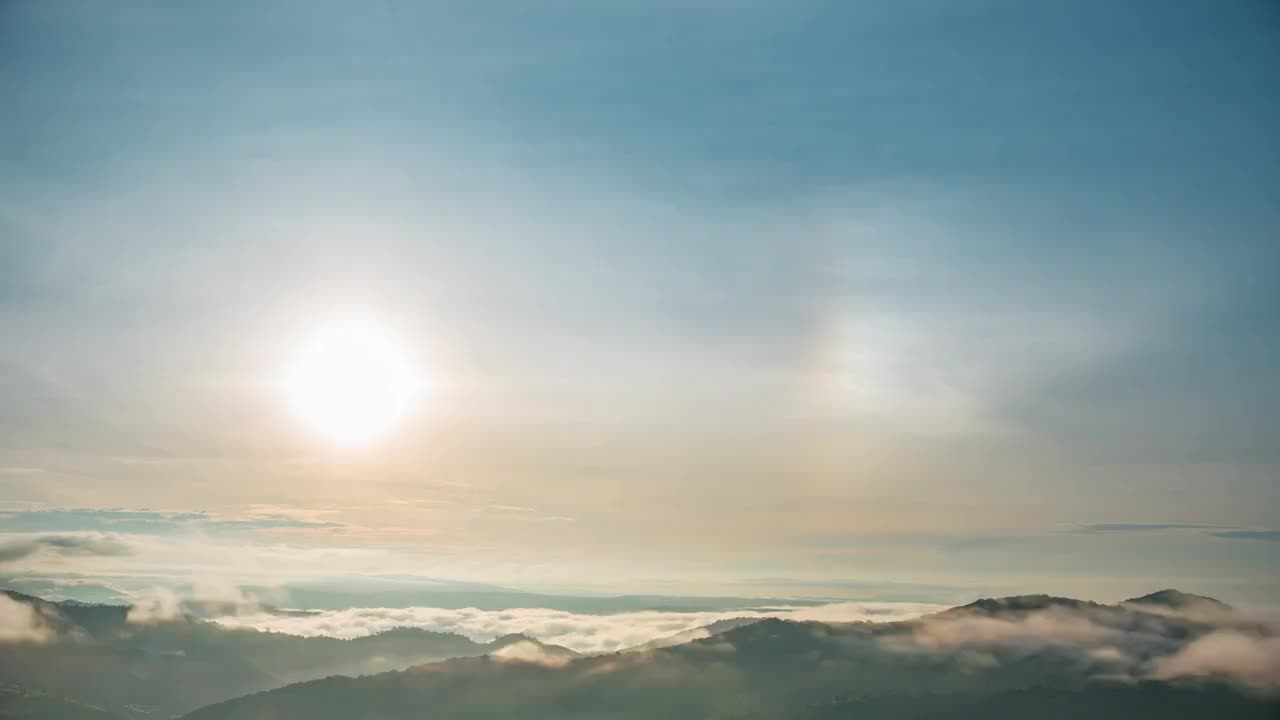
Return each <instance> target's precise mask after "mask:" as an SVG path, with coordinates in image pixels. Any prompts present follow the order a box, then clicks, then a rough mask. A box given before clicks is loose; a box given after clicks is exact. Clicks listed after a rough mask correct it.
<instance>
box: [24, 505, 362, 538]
mask: <svg viewBox="0 0 1280 720" xmlns="http://www.w3.org/2000/svg"><path fill="white" fill-rule="evenodd" d="M340 527H343V525H342V523H337V522H330V521H317V520H303V519H299V518H294V517H290V516H288V515H285V514H281V513H269V514H253V515H244V516H222V515H215V514H212V513H206V512H166V511H160V510H149V509H138V510H128V509H121V508H48V509H39V510H16V511H7V512H0V532H85V531H98V532H120V533H135V534H143V535H151V534H166V533H175V532H184V531H192V530H200V531H205V532H213V533H218V532H228V533H230V532H248V531H256V530H290V529H326V528H328V529H333V528H340Z"/></svg>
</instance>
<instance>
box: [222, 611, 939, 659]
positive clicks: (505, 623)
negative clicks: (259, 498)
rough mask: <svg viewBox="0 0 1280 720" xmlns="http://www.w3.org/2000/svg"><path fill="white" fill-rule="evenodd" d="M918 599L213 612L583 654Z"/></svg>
mask: <svg viewBox="0 0 1280 720" xmlns="http://www.w3.org/2000/svg"><path fill="white" fill-rule="evenodd" d="M940 609H941V606H937V605H929V604H923V603H859V602H843V603H832V604H830V605H818V606H812V607H776V608H769V609H767V610H765V609H760V610H735V611H724V612H661V611H645V612H627V613H617V614H612V615H585V614H577V613H570V612H562V611H558V610H547V609H543V608H517V609H511V610H476V609H474V608H464V609H461V610H448V609H443V608H429V607H412V608H351V609H349V610H336V611H329V612H320V613H315V614H312V615H305V616H297V617H284V616H279V615H273V614H268V613H249V614H241V615H238V616H227V617H222V618H218V619H217V622H219V623H221V624H223V625H225V626H228V627H248V628H254V629H257V630H270V631H273V632H284V633H290V634H293V635H303V636H316V635H328V636H331V637H340V638H353V637H360V636H363V635H372V634H375V633H379V632H383V631H386V630H391V629H393V628H397V627H416V628H423V629H426V630H433V631H436V632H452V633H458V634H460V635H465V636H467V637H469V638H471V639H473V640H477V641H481V642H486V641H489V640H492V639H494V638H497V637H501V636H503V635H508V634H512V633H522V634H525V635H529V636H531V637H535V638H537V639H538V640H540V641H542V642H544V643H550V644H555V645H563V646H564V647H567V648H569V649H571V650H576V651H578V652H583V653H593V652H612V651H616V650H622V649H625V648H628V647H633V646H636V645H641V644H643V643H646V642H649V641H651V640H656V639H658V638H663V637H666V636H669V635H674V634H676V633H680V632H684V631H686V630H690V629H693V628H697V627H700V626H703V625H708V624H710V623H713V622H716V621H717V620H724V619H728V618H739V617H754V618H765V617H777V618H785V619H788V620H816V621H821V622H861V621H876V622H886V621H891V620H905V619H909V618H914V617H918V616H920V615H923V614H925V613H930V612H934V611H937V610H940Z"/></svg>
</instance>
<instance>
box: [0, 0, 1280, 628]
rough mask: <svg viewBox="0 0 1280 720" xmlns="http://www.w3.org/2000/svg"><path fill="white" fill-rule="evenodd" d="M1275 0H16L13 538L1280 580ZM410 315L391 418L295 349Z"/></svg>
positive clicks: (211, 562) (712, 579)
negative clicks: (327, 381) (362, 321)
mask: <svg viewBox="0 0 1280 720" xmlns="http://www.w3.org/2000/svg"><path fill="white" fill-rule="evenodd" d="M1276 67H1280V5H1277V4H1276V3H1275V2H1269V1H1264V0H1242V1H1240V2H1231V3H1223V2H1218V1H1216V0H1188V1H1187V2H1181V3H1172V4H1171V3H1165V2H1156V1H1155V0H1134V1H1132V2H1124V3H1115V2H1110V1H1107V2H1103V1H1101V0H1079V1H1078V2H1071V3H1039V2H1015V1H1012V0H971V1H966V2H952V1H950V0H947V1H943V0H908V1H906V2H903V1H901V0H897V1H893V2H890V1H888V0H861V1H858V2H847V1H846V2H812V1H808V0H798V1H797V0H789V1H788V2H780V1H779V2H774V1H773V0H743V1H742V2H726V1H725V0H688V1H686V2H672V1H669V0H656V1H650V2H643V3H640V2H618V3H607V4H605V3H593V2H585V1H581V0H552V1H549V2H538V3H532V2H514V1H511V0H492V1H486V2H473V3H446V2H422V3H410V2H370V3H362V4H359V5H358V6H357V5H353V4H351V3H338V2H328V1H323V0H322V1H320V2H301V1H287V0H269V1H267V2H260V1H259V2H237V1H232V2H220V3H170V2H158V1H156V2H143V1H139V0H121V1H119V2H115V3H112V4H111V5H110V6H109V8H103V7H102V5H101V4H99V3H95V2H89V1H88V0H84V1H75V0H53V1H47V0H46V1H37V0H10V1H9V2H3V3H0V97H3V98H5V101H4V105H3V111H0V575H5V576H7V577H10V578H14V577H22V578H27V579H31V578H47V579H50V580H49V581H50V582H53V583H55V584H56V583H58V582H62V583H89V582H102V583H106V584H108V585H110V584H112V583H114V584H115V585H116V586H118V587H131V588H136V587H141V586H144V585H147V584H149V583H161V582H165V581H167V580H170V579H173V578H184V579H188V580H191V581H193V582H197V583H213V584H219V585H220V586H225V585H227V584H237V583H254V584H262V583H269V582H284V581H287V580H292V579H298V578H307V577H315V576H318V575H347V574H358V573H366V574H367V573H400V574H413V575H416V576H423V577H432V578H446V579H452V580H459V581H474V582H492V583H499V584H502V585H504V586H511V587H518V588H528V589H537V590H544V591H547V590H554V591H557V592H588V591H590V592H670V593H685V594H710V593H736V594H767V595H773V596H784V597H793V596H823V597H851V598H866V597H876V598H894V599H901V600H913V601H922V602H931V601H934V600H938V599H940V598H942V597H944V596H945V597H946V598H948V599H949V598H953V597H964V596H976V595H978V594H983V593H995V592H1000V593H1009V592H1040V591H1045V592H1056V593H1060V594H1072V595H1076V596H1083V597H1090V598H1097V599H1119V598H1122V597H1127V596H1130V595H1135V594H1139V593H1141V592H1147V591H1150V590H1155V589H1158V588H1161V587H1168V586H1176V587H1179V588H1181V589H1183V590H1187V591H1199V592H1205V593H1209V594H1213V595H1215V596H1218V597H1222V598H1224V599H1228V600H1233V601H1239V602H1246V603H1250V602H1252V603H1268V604H1280V564H1278V563H1277V561H1276V558H1277V557H1280V552H1277V551H1280V544H1277V543H1280V380H1277V377H1276V370H1277V369H1278V368H1280V324H1278V323H1276V321H1275V319H1274V318H1275V316H1276V315H1277V313H1278V312H1280V244H1278V243H1277V231H1278V230H1280V202H1278V200H1280V197H1277V188H1280V135H1278V134H1277V133H1276V132H1275V128H1277V127H1280V92H1277V88H1276V85H1275V79H1274V69H1275V68H1276ZM347 317H360V318H366V319H372V322H376V323H377V324H378V325H379V326H380V327H385V328H389V329H390V330H389V332H390V333H391V334H392V336H393V337H395V338H397V341H398V342H399V343H401V344H402V346H403V352H404V353H405V355H406V356H407V357H409V358H411V359H412V362H413V363H414V367H415V368H418V369H419V370H420V372H421V373H422V374H423V376H424V379H425V382H426V385H427V386H428V391H427V392H426V393H425V397H424V398H423V399H422V401H421V402H420V403H418V405H417V406H416V407H415V408H414V410H413V412H412V413H411V414H410V416H409V417H407V418H406V419H405V420H404V421H403V422H401V423H400V424H399V425H398V426H397V427H396V428H395V429H394V431H393V432H391V433H390V434H389V435H387V436H386V437H384V438H382V439H381V440H380V441H379V442H377V443H375V444H373V445H370V446H368V447H363V448H359V449H351V448H339V447H334V446H333V445H332V444H327V443H325V442H322V441H319V440H318V439H317V438H316V437H315V436H314V435H313V434H309V433H307V432H306V430H305V428H302V427H300V424H299V423H298V422H297V419H296V418H294V417H292V416H291V415H290V413H289V411H288V408H287V407H286V406H285V405H286V404H285V403H284V402H282V400H281V397H280V393H279V392H278V387H277V385H278V378H279V375H280V372H281V368H282V367H284V366H286V365H287V363H288V361H289V358H290V357H291V356H292V353H294V352H295V351H296V349H297V348H298V347H299V346H301V345H303V344H305V342H306V338H308V337H309V336H310V335H311V334H312V333H314V332H316V331H318V330H323V328H325V327H326V326H328V325H330V324H332V323H333V322H336V321H339V320H340V319H342V318H347Z"/></svg>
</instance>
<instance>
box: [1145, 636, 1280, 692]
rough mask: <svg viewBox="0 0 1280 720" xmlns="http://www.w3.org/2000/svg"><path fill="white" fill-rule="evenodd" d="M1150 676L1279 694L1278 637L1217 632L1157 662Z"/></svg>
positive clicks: (1279, 641)
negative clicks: (1217, 681) (1232, 683)
mask: <svg viewBox="0 0 1280 720" xmlns="http://www.w3.org/2000/svg"><path fill="white" fill-rule="evenodd" d="M1152 676H1153V677H1156V678H1159V679H1162V680H1171V679H1177V678H1186V677H1199V678H1221V679H1227V680H1238V681H1242V682H1244V683H1245V684H1248V685H1251V686H1253V687H1256V688H1260V689H1264V690H1268V691H1271V692H1276V691H1280V637H1263V636H1258V635H1250V634H1247V633H1243V632H1240V631H1237V630H1219V631H1215V632H1212V633H1209V634H1208V635H1205V636H1204V637H1201V638H1198V639H1197V640H1195V641H1193V642H1192V643H1191V644H1189V645H1187V646H1186V647H1184V648H1183V649H1182V650H1180V651H1178V653H1177V654H1175V655H1173V656H1171V657H1165V658H1160V659H1159V660H1157V661H1156V663H1155V667H1154V668H1153V671H1152Z"/></svg>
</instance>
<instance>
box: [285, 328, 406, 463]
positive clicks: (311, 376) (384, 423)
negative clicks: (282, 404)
mask: <svg viewBox="0 0 1280 720" xmlns="http://www.w3.org/2000/svg"><path fill="white" fill-rule="evenodd" d="M281 390H282V391H283V394H284V397H285V401H286V402H287V404H288V407H289V410H290V411H291V412H292V413H293V415H294V416H295V417H297V418H298V419H299V420H300V421H302V423H303V424H304V425H305V426H307V428H308V429H310V430H312V431H314V432H315V433H317V434H318V435H320V436H321V437H323V438H325V439H326V440H328V441H330V442H333V443H335V444H338V445H341V446H343V447H362V446H366V445H369V444H370V443H372V442H374V441H375V440H378V439H379V438H382V437H384V436H385V435H387V434H388V433H389V432H390V431H391V430H393V429H394V428H395V427H396V425H398V424H399V423H400V422H401V421H402V420H403V419H404V418H405V416H407V415H408V414H409V412H410V411H411V410H412V409H413V407H414V405H415V403H416V401H417V400H418V398H419V397H420V395H421V394H422V391H423V386H422V382H421V380H420V378H419V376H418V374H417V373H416V372H415V371H414V368H413V366H412V365H411V363H410V362H409V361H408V359H407V358H406V356H405V354H404V352H403V350H402V348H401V346H400V344H399V343H397V342H396V340H395V338H394V337H393V336H391V335H390V334H388V333H387V332H385V331H384V330H383V329H382V328H380V327H379V326H378V325H377V324H375V323H371V322H367V321H361V320H349V321H345V322H342V323H339V324H335V325H331V326H329V327H327V328H326V329H324V330H323V331H321V332H319V333H317V334H315V335H314V336H312V337H311V338H310V339H309V340H307V341H306V342H305V343H304V344H303V345H302V347H301V348H300V349H299V350H298V351H297V353H296V354H295V355H294V357H293V358H292V361H291V362H290V364H289V365H288V367H287V368H286V370H285V373H284V377H283V379H282V382H281Z"/></svg>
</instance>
